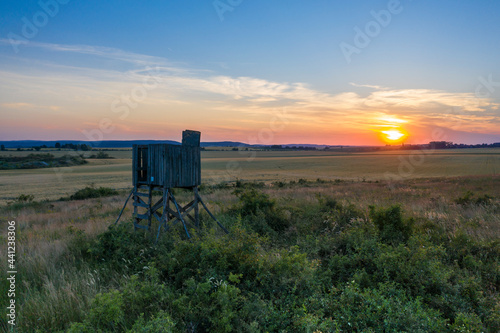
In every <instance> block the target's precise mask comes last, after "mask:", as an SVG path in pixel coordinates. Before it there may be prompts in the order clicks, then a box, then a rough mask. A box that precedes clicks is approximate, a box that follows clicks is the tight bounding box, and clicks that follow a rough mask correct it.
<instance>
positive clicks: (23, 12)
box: [0, 0, 500, 145]
mask: <svg viewBox="0 0 500 333" xmlns="http://www.w3.org/2000/svg"><path fill="white" fill-rule="evenodd" d="M499 17H500V2H499V1H463V0H453V1H452V0H444V1H430V0H413V1H411V0H401V1H397V0H390V1H387V0H383V1H379V0H376V1H373V0H370V1H332V0H317V1H304V0H300V1H299V0H275V1H269V0H266V1H264V0H220V1H213V0H207V1H200V0H183V1H158V0H157V1H141V2H139V1H129V0H127V1H124V0H120V1H118V0H114V1H77V0H58V1H57V0H42V1H18V0H5V1H1V2H0V22H1V24H0V115H1V118H0V140H28V139H31V140H63V139H72V140H101V139H103V140H122V139H123V140H131V139H174V140H179V139H180V135H181V131H182V130H183V129H194V130H200V131H201V132H202V140H203V141H223V140H232V141H242V142H246V143H253V144H287V143H316V144H329V145H337V144H338V145H380V144H384V141H383V140H381V134H380V133H381V132H384V131H385V132H389V133H390V134H388V135H392V136H393V137H394V138H396V137H399V135H398V134H397V133H406V134H407V136H405V137H404V142H406V143H427V142H429V141H433V140H446V141H453V142H456V143H473V144H475V143H493V142H500V109H499V108H500V62H499V59H500V23H499ZM394 131H396V132H394Z"/></svg>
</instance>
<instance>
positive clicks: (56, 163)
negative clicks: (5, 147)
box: [0, 153, 87, 170]
mask: <svg viewBox="0 0 500 333" xmlns="http://www.w3.org/2000/svg"><path fill="white" fill-rule="evenodd" d="M85 163H87V161H85V159H84V158H83V157H82V156H80V155H64V156H60V157H55V156H54V155H52V154H49V153H45V154H29V155H27V156H12V155H8V156H1V155H0V170H10V169H39V168H54V167H69V166H74V165H82V164H85Z"/></svg>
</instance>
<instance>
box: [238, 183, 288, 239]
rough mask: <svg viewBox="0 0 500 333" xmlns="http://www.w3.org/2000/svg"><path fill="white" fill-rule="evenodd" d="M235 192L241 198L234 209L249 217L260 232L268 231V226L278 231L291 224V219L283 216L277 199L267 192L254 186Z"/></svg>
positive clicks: (253, 226) (252, 225) (255, 228)
mask: <svg viewBox="0 0 500 333" xmlns="http://www.w3.org/2000/svg"><path fill="white" fill-rule="evenodd" d="M234 193H235V194H236V196H237V197H238V198H239V203H238V205H237V206H236V207H234V210H235V211H236V212H238V213H239V214H241V215H242V216H244V217H247V219H246V221H248V222H249V223H250V225H251V227H252V228H253V230H254V231H256V232H258V233H259V234H265V233H268V232H267V230H266V229H267V226H268V227H269V228H271V229H272V230H274V231H276V232H282V231H284V230H285V229H286V228H288V227H289V226H290V223H289V221H287V220H286V219H285V218H284V217H283V216H282V213H281V209H278V208H276V201H275V200H273V199H270V198H269V196H268V195H267V194H265V193H262V192H259V191H257V190H256V189H254V188H252V189H246V190H243V191H235V192H234Z"/></svg>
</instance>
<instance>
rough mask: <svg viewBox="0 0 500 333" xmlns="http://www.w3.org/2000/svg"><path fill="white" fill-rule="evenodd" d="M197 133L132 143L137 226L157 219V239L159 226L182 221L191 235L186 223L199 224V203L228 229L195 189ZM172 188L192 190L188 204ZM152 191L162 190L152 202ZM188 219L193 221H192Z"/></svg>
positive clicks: (146, 227)
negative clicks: (172, 141) (180, 201)
mask: <svg viewBox="0 0 500 333" xmlns="http://www.w3.org/2000/svg"><path fill="white" fill-rule="evenodd" d="M200 135H201V133H200V132H197V131H189V130H186V131H184V132H182V145H174V144H148V145H133V148H132V183H133V186H134V188H133V190H132V192H131V194H130V195H129V199H130V196H133V202H134V203H133V204H134V228H135V229H136V230H137V229H144V230H150V231H151V230H152V229H151V228H152V221H153V219H155V220H157V221H158V231H157V236H156V240H158V237H159V236H160V233H161V231H162V229H164V231H168V230H169V228H170V227H171V226H173V225H174V224H176V223H178V222H181V223H182V225H183V227H184V231H185V232H186V235H187V237H188V238H190V237H191V236H190V234H189V231H188V226H192V227H195V228H197V229H199V227H200V216H199V207H198V205H199V204H201V205H202V206H203V208H205V210H206V211H207V213H208V214H209V215H210V216H211V217H212V218H213V219H214V220H215V221H216V222H217V224H218V225H219V226H220V227H221V228H222V229H223V230H224V231H225V232H226V233H227V230H226V229H225V228H224V226H222V225H221V224H220V223H219V221H217V219H216V218H215V217H214V216H213V214H212V213H211V212H210V211H209V210H208V208H207V206H206V205H205V203H204V202H203V200H202V199H201V197H200V195H199V193H198V186H200V185H201V148H200ZM174 188H183V189H188V190H190V191H192V193H193V200H192V201H191V202H189V203H188V204H187V205H184V206H181V205H179V204H178V202H177V200H176V198H175V196H174V193H173V191H172V189H174ZM153 191H159V192H161V198H160V199H159V200H157V201H156V202H153ZM127 201H128V199H127ZM126 204H127V202H125V205H126ZM124 207H125V206H124ZM191 211H194V216H193V215H191V214H190V213H191ZM122 212H123V210H122ZM120 216H121V213H120ZM120 216H119V217H118V219H117V221H116V222H118V220H119V219H120ZM186 218H187V219H186ZM188 220H189V222H192V223H193V224H192V225H191V224H190V223H189V222H188Z"/></svg>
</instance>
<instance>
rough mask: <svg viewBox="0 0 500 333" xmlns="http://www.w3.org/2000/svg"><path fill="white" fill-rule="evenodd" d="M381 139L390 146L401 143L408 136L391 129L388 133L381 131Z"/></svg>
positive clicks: (398, 130)
mask: <svg viewBox="0 0 500 333" xmlns="http://www.w3.org/2000/svg"><path fill="white" fill-rule="evenodd" d="M380 136H381V139H382V140H383V141H384V142H386V143H389V144H394V143H400V142H402V141H403V140H404V139H406V137H407V136H408V134H407V133H406V132H405V131H403V130H401V129H390V130H386V131H380Z"/></svg>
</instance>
